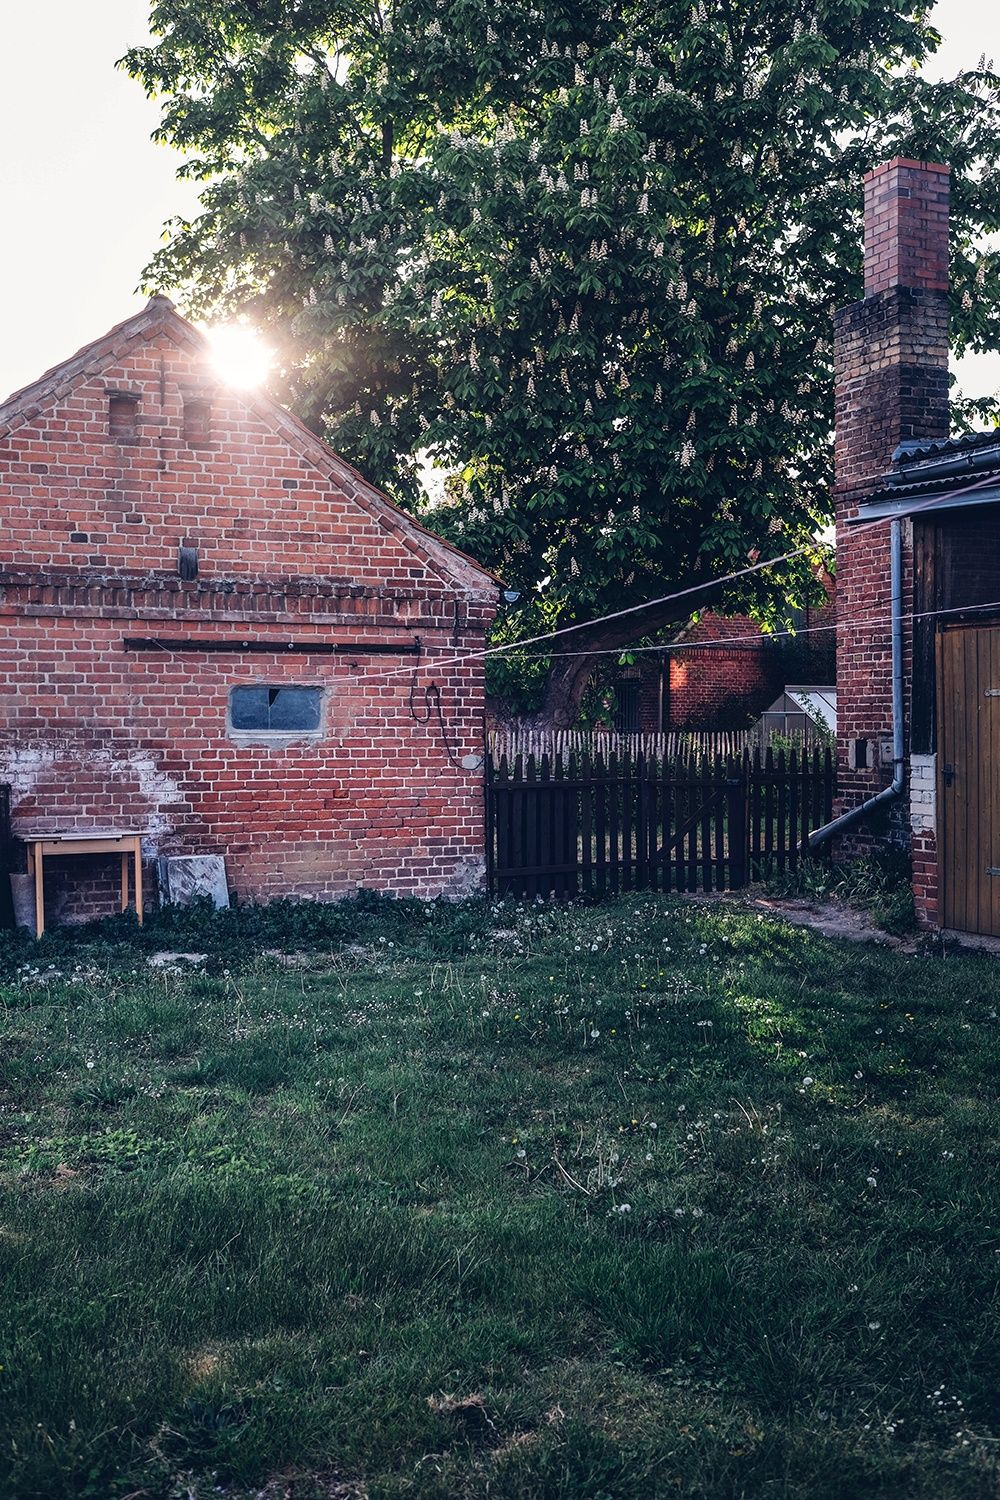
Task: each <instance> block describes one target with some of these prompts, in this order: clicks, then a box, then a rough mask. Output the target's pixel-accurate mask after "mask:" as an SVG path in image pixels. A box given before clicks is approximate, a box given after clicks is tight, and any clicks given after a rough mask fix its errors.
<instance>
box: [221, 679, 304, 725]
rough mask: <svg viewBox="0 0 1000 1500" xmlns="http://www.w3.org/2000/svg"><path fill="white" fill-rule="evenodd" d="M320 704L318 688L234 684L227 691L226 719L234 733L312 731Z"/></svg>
mask: <svg viewBox="0 0 1000 1500" xmlns="http://www.w3.org/2000/svg"><path fill="white" fill-rule="evenodd" d="M321 707H322V689H321V688H316V687H235V688H233V689H232V690H231V691H230V694H229V723H230V727H231V728H232V729H233V730H234V731H236V732H237V733H251V734H253V733H256V734H302V733H315V732H316V731H317V730H318V729H319V727H320V710H321Z"/></svg>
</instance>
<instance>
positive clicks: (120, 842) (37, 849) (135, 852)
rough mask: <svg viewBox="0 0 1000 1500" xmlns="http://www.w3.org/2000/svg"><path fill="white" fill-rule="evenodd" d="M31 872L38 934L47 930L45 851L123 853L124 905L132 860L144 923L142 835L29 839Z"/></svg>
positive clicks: (137, 909) (139, 913)
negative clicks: (130, 861) (102, 837)
mask: <svg viewBox="0 0 1000 1500" xmlns="http://www.w3.org/2000/svg"><path fill="white" fill-rule="evenodd" d="M26 843H27V847H28V874H29V875H32V876H33V877H34V885H35V936H36V937H41V935H42V933H43V932H44V931H45V852H46V849H47V850H48V852H49V853H50V854H58V855H65V854H110V853H118V854H120V856H121V908H122V911H128V906H129V889H128V866H129V859H131V860H132V868H133V877H132V879H133V885H134V889H135V914H136V917H137V919H138V921H139V922H140V923H141V922H142V912H143V901H142V838H141V836H140V835H138V834H137V835H128V836H122V837H119V838H104V839H90V840H88V839H87V837H86V835H85V834H84V835H81V837H80V838H78V839H63V840H59V839H54V838H50V839H44V838H36V839H27V840H26Z"/></svg>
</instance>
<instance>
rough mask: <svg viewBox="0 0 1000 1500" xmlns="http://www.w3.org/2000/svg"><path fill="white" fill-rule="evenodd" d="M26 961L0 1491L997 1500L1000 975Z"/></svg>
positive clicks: (791, 948)
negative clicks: (182, 967)
mask: <svg viewBox="0 0 1000 1500" xmlns="http://www.w3.org/2000/svg"><path fill="white" fill-rule="evenodd" d="M283 922H284V923H285V929H286V930H287V931H288V932H289V934H290V936H289V937H288V940H287V942H286V946H287V947H289V948H292V949H295V950H299V949H302V948H304V949H305V950H306V953H305V957H304V959H300V961H298V962H296V963H294V964H293V965H291V966H290V965H289V964H287V963H283V962H282V961H281V960H280V959H279V958H277V957H275V956H273V955H271V956H268V955H267V954H266V953H264V952H262V951H260V949H261V948H262V947H268V946H271V947H273V946H276V944H277V938H278V936H280V933H281V930H282V923H283ZM296 923H297V924H298V931H293V930H292V929H293V928H294V927H295V924H296ZM345 942H351V943H353V946H352V947H345ZM156 943H159V944H160V945H161V946H165V945H168V944H169V945H172V946H175V947H177V946H184V947H200V948H201V949H202V950H203V951H204V950H205V949H206V948H207V949H208V951H209V958H208V962H207V963H206V965H205V966H204V972H203V973H195V974H192V973H189V972H184V973H171V972H166V973H164V972H158V971H155V970H151V969H150V968H149V966H148V965H147V963H146V957H147V954H148V952H149V951H150V945H155V944H156ZM5 954H6V956H5V957H3V962H4V963H5V965H6V969H5V977H4V978H3V979H2V981H0V1005H2V1007H3V1031H4V1045H3V1050H2V1056H0V1101H2V1113H0V1277H2V1281H0V1365H2V1370H0V1494H2V1495H3V1496H4V1497H6V1496H11V1497H17V1500H34V1497H39V1500H41V1497H45V1500H57V1497H60V1496H92V1497H100V1500H104V1497H116V1500H124V1497H126V1496H130V1497H132V1500H138V1497H140V1496H141V1497H145V1496H149V1497H177V1500H188V1497H198V1500H202V1497H206V1500H207V1497H208V1496H215V1495H218V1494H222V1495H224V1496H231V1497H235V1496H241V1497H247V1496H251V1495H259V1494H262V1493H263V1494H265V1495H267V1496H268V1497H269V1500H279V1497H286V1496H294V1497H296V1500H305V1497H320V1496H325V1497H334V1496H336V1497H343V1500H347V1497H361V1496H368V1497H371V1500H376V1497H389V1496H393V1497H396V1496H406V1497H414V1500H418V1497H419V1500H431V1497H445V1496H449V1497H451V1496H456V1497H469V1500H472V1497H476V1500H478V1497H503V1500H507V1497H512V1500H513V1497H523V1500H555V1497H564V1500H571V1497H572V1500H576V1497H581V1500H583V1497H587V1500H599V1497H611V1500H624V1497H630V1500H631V1497H636V1500H640V1497H641V1500H647V1497H658V1496H670V1497H675V1496H699V1497H713V1500H714V1497H733V1500H735V1497H739V1496H746V1497H752V1500H757V1497H789V1496H796V1497H802V1500H805V1497H809V1500H822V1497H830V1500H833V1497H837V1500H856V1497H868V1496H893V1497H901V1500H902V1497H906V1500H920V1497H926V1500H931V1497H933V1500H951V1497H957V1496H963V1497H965V1496H969V1497H972V1496H976V1497H979V1496H983V1497H986V1496H990V1497H995V1496H996V1495H997V1493H998V1486H1000V1324H998V1312H1000V1307H998V1304H1000V1295H998V1286H1000V1172H998V1166H1000V1160H998V1158H1000V1152H998V1132H1000V1109H998V1103H997V1094H998V1072H1000V1021H998V1019H997V1011H998V1010H1000V968H998V967H997V963H996V961H995V960H991V959H986V958H977V957H968V956H967V957H954V956H952V957H947V958H944V959H941V958H934V957H921V956H905V955H901V954H899V953H897V952H893V951H888V950H884V949H880V948H875V947H862V946H857V945H846V944H845V945H837V944H834V943H831V942H828V941H824V940H822V939H819V938H814V937H812V936H810V935H808V934H805V933H803V932H800V931H793V930H791V929H789V928H786V927H784V926H783V925H781V924H780V923H777V922H774V921H762V920H761V918H760V917H759V916H758V915H756V914H755V913H753V912H752V911H749V910H744V909H741V908H739V907H735V906H733V907H728V908H716V909H714V910H709V909H707V908H706V907H704V906H698V907H695V906H691V905H687V904H684V903H680V902H670V901H667V900H663V899H658V898H650V897H648V896H646V897H642V898H640V897H636V898H632V899H623V900H621V901H619V902H617V903H614V904H609V905H607V906H604V907H595V908H591V909H573V910H564V911H552V910H549V909H542V908H535V909H522V910H520V911H514V910H512V909H510V908H507V909H503V908H493V909H490V908H488V907H485V906H479V907H476V906H474V905H470V906H466V907H463V908H459V909H457V910H446V909H443V908H440V907H438V908H431V909H428V910H427V911H426V912H424V911H422V910H421V909H418V908H416V907H415V906H413V905H410V904H408V903H403V904H399V905H398V906H397V907H385V908H382V907H376V906H375V905H374V904H371V903H369V904H368V905H362V906H361V907H360V908H336V909H329V908H328V909H326V910H325V911H317V910H316V909H314V908H311V909H308V910H306V911H304V912H303V913H302V914H301V915H298V916H296V914H295V913H294V912H292V913H287V912H286V913H285V914H284V915H283V916H282V914H280V913H279V914H277V915H274V916H267V915H266V914H262V915H259V916H255V915H254V914H252V913H251V914H249V915H244V916H240V915H238V914H237V916H235V917H232V918H229V919H225V920H223V921H222V922H221V923H220V924H218V925H215V926H213V924H211V923H208V922H205V923H204V924H203V926H202V928H201V930H199V927H198V924H197V922H195V923H194V924H193V926H192V931H191V932H187V933H185V932H184V930H183V929H179V930H178V931H173V932H171V931H169V930H167V935H166V936H164V930H163V929H161V931H160V932H159V934H158V933H157V931H156V930H155V927H151V928H148V929H147V930H146V931H145V932H144V933H143V934H142V935H141V940H138V941H136V942H135V943H122V942H121V941H115V940H114V929H113V928H112V929H109V930H108V931H107V932H105V933H104V934H98V935H97V936H92V937H90V938H87V939H77V940H73V941H69V940H60V939H58V937H56V938H54V939H53V940H51V941H48V940H47V941H46V942H45V943H43V944H42V945H39V946H38V948H37V949H35V948H28V947H25V946H21V947H8V948H7V949H6V950H5ZM0 957H2V955H0ZM25 963H30V964H32V965H34V968H32V969H28V970H25V969H24V968H23V967H20V966H22V965H24V964H25ZM50 965H53V966H54V969H53V970H51V971H50V969H49V966H50Z"/></svg>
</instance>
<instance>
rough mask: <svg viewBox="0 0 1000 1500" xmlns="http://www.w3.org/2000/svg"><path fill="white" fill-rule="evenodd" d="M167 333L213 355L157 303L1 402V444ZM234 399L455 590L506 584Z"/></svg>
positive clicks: (325, 452) (295, 427) (317, 442)
mask: <svg viewBox="0 0 1000 1500" xmlns="http://www.w3.org/2000/svg"><path fill="white" fill-rule="evenodd" d="M161 331H165V332H167V333H168V335H169V336H170V337H171V338H173V339H174V340H175V342H178V343H180V344H182V345H186V346H187V347H188V348H190V349H192V350H194V351H196V352H199V353H204V352H206V351H207V347H208V346H207V342H206V340H205V338H204V336H203V335H202V334H200V333H199V332H198V330H197V329H196V328H194V327H193V326H192V324H190V323H189V322H188V321H187V319H186V318H182V317H181V315H180V313H179V312H178V311H177V309H176V308H175V307H174V304H173V303H172V302H171V301H170V298H169V297H164V296H159V295H157V296H154V297H151V298H150V300H149V302H148V303H147V304H146V306H145V307H144V308H143V309H142V310H141V312H138V313H134V314H133V315H132V316H131V317H129V318H125V319H124V320H123V321H122V322H121V323H117V324H116V325H115V326H114V327H113V328H111V329H109V330H108V332H107V333H105V334H102V335H101V337H100V338H97V339H94V340H93V341H92V342H91V343H89V344H85V345H84V346H83V348H82V349H78V350H77V352H76V353H75V354H73V355H71V356H70V357H69V359H66V360H63V361H62V362H61V363H60V364H58V365H54V366H53V367H52V369H50V370H46V372H45V373H44V375H41V376H39V378H38V379H37V380H34V381H32V382H31V383H30V384H29V385H26V386H23V387H22V388H21V389H20V390H18V391H14V392H13V393H12V394H11V395H10V396H8V397H7V399H6V400H5V401H3V402H2V403H0V438H3V437H6V436H8V435H9V434H10V433H12V432H14V431H16V430H17V428H18V427H20V426H22V425H24V424H27V423H28V422H31V421H32V420H34V418H35V417H36V416H38V415H39V413H40V412H42V411H43V410H44V409H45V408H46V407H48V406H51V405H54V404H55V402H57V401H59V400H61V399H62V397H63V396H65V395H67V394H68V393H69V392H70V391H71V390H72V388H73V387H74V386H75V385H76V384H77V382H78V381H79V380H80V378H81V377H82V376H86V375H96V374H99V373H100V371H101V370H102V369H103V368H104V367H105V366H106V365H108V364H110V363H112V362H114V361H117V360H119V359H120V358H121V357H122V356H123V355H124V354H125V352H126V350H127V349H128V346H129V345H130V344H132V343H134V342H135V341H136V340H139V339H145V338H148V337H149V336H150V335H151V334H153V333H156V332H161ZM235 394H236V395H237V397H238V399H239V400H241V401H243V403H244V405H246V406H247V407H248V408H249V409H250V410H251V411H253V412H255V413H256V414H257V416H258V417H259V418H260V419H261V420H262V421H263V422H264V423H265V424H266V425H268V426H270V427H272V428H275V429H277V430H278V431H279V432H280V434H281V436H282V437H284V438H285V440H286V441H287V442H288V443H289V444H290V446H291V447H293V448H294V449H295V450H296V452H297V453H298V454H299V455H300V457H302V458H304V459H305V460H306V461H307V462H309V463H312V464H314V465H315V466H316V467H317V468H318V469H319V470H320V471H321V472H322V473H324V474H325V475H326V476H327V478H329V479H332V480H334V481H335V482H336V483H337V484H338V485H340V486H341V487H343V488H345V489H346V490H347V492H348V494H349V495H350V496H351V498H352V499H353V500H355V501H357V503H358V504H360V505H361V506H362V508H363V509H365V510H367V511H368V512H369V514H370V515H372V516H373V517H374V518H375V519H376V520H377V521H378V522H379V523H380V524H381V525H383V526H384V527H385V528H386V530H388V531H391V532H392V533H393V535H395V536H396V538H397V539H398V541H399V542H400V543H402V544H403V545H404V546H406V547H407V548H408V550H409V551H411V552H413V553H414V554H415V555H416V556H417V557H418V558H419V559H420V561H421V562H423V563H424V564H425V565H426V566H428V567H430V568H431V569H432V570H433V571H434V572H436V573H438V574H439V575H443V576H444V578H445V579H446V580H447V581H448V582H449V583H451V584H457V585H458V586H459V587H460V588H461V589H463V590H464V591H465V592H468V593H474V594H482V593H483V592H484V585H485V591H486V592H488V593H489V594H491V595H492V594H493V593H494V591H495V590H496V589H497V588H499V587H502V580H501V579H499V578H498V577H497V575H496V574H495V573H492V572H491V571H490V570H489V569H488V568H485V567H483V565H482V564H481V563H478V562H477V561H476V560H475V558H473V557H470V556H469V555H468V553H466V552H462V551H461V550H460V548H458V547H455V546H453V545H452V543H451V542H447V541H445V540H444V538H443V537H439V536H436V535H435V533H434V532H432V531H429V530H428V529H427V528H426V527H425V526H422V525H421V524H420V522H419V521H416V520H414V518H413V517H412V516H411V515H409V514H408V513H407V512H406V511H404V510H402V509H401V507H400V506H398V505H396V504H395V502H394V501H392V500H390V499H389V496H388V495H386V494H385V493H384V492H383V491H382V490H380V489H378V488H377V486H376V485H374V484H372V483H371V482H370V481H369V480H367V479H365V477H364V475H363V474H361V473H360V472H359V471H358V470H357V469H355V468H354V467H353V466H352V465H351V464H349V463H347V461H346V460H345V459H343V458H341V456H340V455H339V454H338V453H336V452H335V451H334V450H333V449H332V448H331V447H329V446H328V444H326V443H324V442H323V440H322V439H321V438H318V437H317V436H316V434H315V433H314V432H312V431H310V429H309V428H308V427H306V425H305V423H304V422H302V421H300V420H299V418H298V417H296V416H294V415H293V414H292V413H291V412H290V411H288V410H287V409H286V408H285V407H283V406H281V405H280V404H279V403H278V402H277V401H274V400H272V398H271V397H270V396H266V395H264V394H263V393H261V392H253V393H250V392H236V393H235Z"/></svg>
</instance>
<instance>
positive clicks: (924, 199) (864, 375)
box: [834, 158, 949, 917]
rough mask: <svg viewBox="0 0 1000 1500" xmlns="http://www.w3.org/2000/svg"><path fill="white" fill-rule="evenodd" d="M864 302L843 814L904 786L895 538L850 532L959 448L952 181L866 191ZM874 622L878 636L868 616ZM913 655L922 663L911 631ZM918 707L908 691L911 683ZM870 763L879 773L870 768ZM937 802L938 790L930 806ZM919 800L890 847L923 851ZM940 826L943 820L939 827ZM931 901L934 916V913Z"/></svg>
mask: <svg viewBox="0 0 1000 1500" xmlns="http://www.w3.org/2000/svg"><path fill="white" fill-rule="evenodd" d="M864 187H865V296H864V299H863V301H861V302H855V303H853V304H852V305H851V306H850V307H845V308H842V309H841V310H840V311H839V312H838V313H836V314H835V317H834V365H835V377H836V425H837V436H836V484H835V503H836V518H837V613H838V617H839V619H840V620H841V621H842V622H844V623H843V625H842V628H841V630H840V631H839V632H838V637H837V686H838V696H837V728H838V779H839V785H840V808H841V809H842V810H843V809H846V808H849V807H853V806H855V805H856V804H857V803H858V802H860V801H862V800H863V799H864V798H865V797H866V796H869V795H870V794H871V793H872V792H875V791H877V790H879V788H880V787H882V786H885V785H886V784H887V783H888V782H889V781H890V780H891V777H892V766H891V757H889V758H886V757H885V756H884V753H883V746H884V743H885V741H886V740H887V738H888V737H889V735H890V734H891V725H892V699H891V651H890V629H889V524H888V522H886V523H884V524H883V525H880V526H877V527H872V528H870V529H867V530H865V531H862V532H861V533H860V534H858V533H856V532H852V531H851V530H850V529H849V528H848V526H847V525H846V522H847V520H848V518H849V517H850V516H852V515H854V514H856V512H857V507H858V504H859V503H860V502H861V501H862V500H863V499H864V498H865V496H866V495H867V494H869V493H870V492H871V491H872V490H873V489H875V488H876V487H877V486H878V484H879V482H880V481H881V479H882V478H883V476H884V475H885V474H886V472H887V471H888V469H889V468H890V466H891V463H892V457H893V453H894V451H895V449H896V448H897V447H898V445H899V444H900V443H904V442H907V441H912V440H914V439H932V438H944V437H947V436H948V419H949V413H948V202H949V169H948V168H947V167H945V166H939V165H937V164H936V163H933V162H916V161H908V160H905V159H903V158H896V159H895V160H894V161H890V162H887V163H885V164H884V165H883V166H880V167H876V169H875V170H874V171H873V172H869V174H868V176H867V177H866V178H865V184H864ZM909 530H910V528H909V527H908V526H904V599H903V609H904V612H908V611H909V610H910V609H911V608H912V603H911V600H912V548H911V539H910V536H909V535H908V533H909ZM869 614H870V615H872V616H873V619H872V621H871V623H867V622H865V621H864V620H862V621H861V622H859V623H856V624H853V625H852V624H851V623H850V622H851V621H852V620H857V619H858V617H859V616H866V615H869ZM904 638H905V642H906V646H905V655H906V660H907V671H908V670H909V669H908V662H909V659H910V656H911V649H912V646H911V639H910V631H909V629H908V628H906V629H905V631H904ZM905 696H906V700H907V702H909V696H910V692H909V681H907V683H906V693H905ZM865 759H867V765H864V764H861V763H860V762H863V761H864V760H865ZM925 794H926V779H924V781H923V782H922V786H921V796H924V795H925ZM907 797H908V794H907V793H905V792H904V801H906V802H907V805H906V807H905V808H903V807H902V806H901V805H899V804H897V807H896V809H895V810H894V813H893V816H892V818H891V820H890V821H891V825H892V833H891V836H892V837H893V838H894V839H896V840H897V841H900V842H906V843H909V842H910V820H909V814H908V806H909V804H908V800H907ZM928 821H929V820H928V817H927V810H926V804H925V803H923V802H922V803H921V815H920V820H919V824H918V826H919V838H916V839H914V841H913V852H914V854H915V855H917V856H918V857H919V859H920V860H921V861H922V863H923V865H927V864H928V863H931V864H932V863H933V858H934V851H933V847H932V846H933V829H928V827H927V824H928ZM931 821H932V820H931ZM885 836H886V833H885V830H884V829H883V830H882V831H881V832H880V831H879V830H878V829H873V828H871V827H865V826H861V827H859V828H858V829H857V831H856V832H854V833H852V835H851V836H850V838H849V839H848V840H845V841H844V848H845V849H846V850H849V851H851V852H857V851H858V850H860V849H864V848H870V847H872V846H873V844H874V843H875V842H876V841H877V840H878V839H879V838H880V837H881V838H885ZM920 886H921V888H922V889H924V890H925V891H926V892H927V896H926V900H925V901H924V911H923V914H924V916H925V917H926V915H927V913H928V911H929V910H930V909H931V908H932V907H933V904H934V900H935V899H936V892H934V891H931V890H930V888H929V883H928V880H927V878H926V871H925V870H923V869H922V871H921V879H920Z"/></svg>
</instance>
